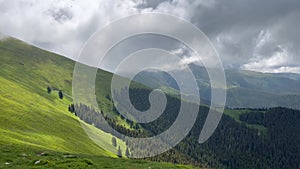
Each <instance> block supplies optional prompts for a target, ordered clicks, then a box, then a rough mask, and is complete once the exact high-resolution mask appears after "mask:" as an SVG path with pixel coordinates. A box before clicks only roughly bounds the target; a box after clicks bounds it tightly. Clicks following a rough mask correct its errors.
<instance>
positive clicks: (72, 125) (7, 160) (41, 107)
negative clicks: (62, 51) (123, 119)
mask: <svg viewBox="0 0 300 169" xmlns="http://www.w3.org/2000/svg"><path fill="white" fill-rule="evenodd" d="M0 58H1V62H0V68H1V71H0V84H1V85H0V168H47V167H48V168H192V167H189V166H177V165H174V164H169V163H155V162H149V161H141V160H129V159H126V158H122V159H119V158H117V156H116V155H114V154H113V153H111V152H109V151H106V150H104V149H103V148H101V147H99V146H98V145H96V143H95V142H93V141H92V140H91V139H90V138H89V137H88V136H87V134H86V133H85V132H84V130H83V128H85V129H87V130H88V133H89V134H90V133H93V134H92V135H93V140H97V141H96V142H97V143H98V144H99V145H103V146H105V147H108V148H109V149H110V150H111V151H113V152H116V151H117V148H116V147H113V146H112V145H111V138H112V136H111V135H110V134H108V133H105V132H103V131H101V130H99V129H97V128H95V127H93V126H91V125H88V124H86V123H84V122H82V121H80V120H79V119H78V118H77V117H76V116H75V115H73V114H72V113H70V112H68V105H69V104H71V103H72V98H71V89H72V88H71V87H72V73H73V69H74V64H75V63H74V62H73V61H71V60H69V59H67V58H65V57H62V56H59V55H56V54H53V53H50V52H47V51H43V50H41V49H38V48H36V47H33V46H30V45H27V44H25V43H23V42H20V41H18V40H15V39H7V40H4V41H0ZM98 74H99V75H98V76H97V78H99V79H100V80H102V81H101V82H102V85H101V87H100V88H98V89H97V96H99V97H97V99H98V103H99V107H100V109H101V110H103V111H104V112H105V113H110V111H111V109H112V102H111V101H109V100H108V99H106V98H105V97H106V96H107V95H109V93H110V90H108V89H109V88H110V81H109V80H107V79H109V77H111V74H110V73H108V72H104V71H98ZM103 79H105V80H103ZM100 80H98V81H100ZM136 85H137V84H136ZM47 86H51V87H52V88H53V89H55V90H53V91H52V93H51V94H48V93H47V91H46V87H47ZM137 87H143V86H141V85H137ZM56 90H62V91H63V93H64V95H65V97H64V99H59V98H58V93H57V91H56ZM124 125H126V124H124ZM117 143H118V146H120V147H121V149H122V151H123V152H122V154H124V151H125V149H126V145H125V143H124V142H123V141H122V140H120V139H117ZM118 146H117V147H118ZM42 152H45V153H46V155H42V156H41V155H40V153H42ZM66 154H72V156H65V155H66ZM73 155H74V157H73ZM71 157H72V158H71ZM36 161H40V162H39V163H38V164H34V163H35V162H36Z"/></svg>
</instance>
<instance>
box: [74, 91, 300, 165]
mask: <svg viewBox="0 0 300 169" xmlns="http://www.w3.org/2000/svg"><path fill="white" fill-rule="evenodd" d="M149 93H150V90H148V89H134V88H131V89H130V99H131V102H132V103H133V105H134V106H135V107H136V108H137V109H139V110H146V109H147V108H149V101H147V99H146V100H145V98H148V96H149ZM119 94H120V95H121V94H122V92H119ZM167 99H168V103H167V106H166V109H165V111H164V113H163V114H162V116H161V117H159V118H158V119H156V120H155V121H153V122H151V123H145V124H137V123H134V122H132V121H129V120H127V119H125V118H123V117H122V119H123V120H124V121H126V123H127V124H129V126H130V128H126V127H124V126H123V125H119V124H118V123H117V122H116V121H114V120H113V119H110V118H109V116H107V115H106V113H105V112H102V111H101V112H96V111H95V110H93V108H91V107H89V106H86V105H82V104H78V105H75V107H76V108H75V109H76V111H78V112H76V114H77V116H79V117H80V118H81V119H83V120H84V121H86V122H88V123H90V124H94V125H95V126H96V127H98V128H100V129H102V130H104V131H106V132H111V131H109V130H108V129H105V128H104V129H103V128H101V127H103V126H101V120H106V121H107V122H108V123H109V124H110V125H111V126H112V127H113V128H114V129H116V130H117V131H119V132H120V133H123V134H125V135H127V136H133V137H148V136H152V135H156V134H159V133H161V132H163V131H164V130H166V129H168V128H169V127H170V126H171V125H172V123H173V122H174V121H175V119H176V117H177V113H178V110H179V108H180V100H179V99H178V98H175V97H171V96H167ZM208 110H209V109H208V107H206V106H200V107H199V113H198V117H197V120H196V123H195V125H194V127H193V128H192V130H191V131H190V133H189V134H188V136H187V137H186V138H185V139H184V140H183V141H182V142H181V143H180V144H178V145H177V146H176V147H174V148H173V149H172V150H169V151H167V152H165V153H163V154H161V155H158V156H155V157H150V158H147V159H150V160H153V161H168V162H172V163H180V164H191V165H195V166H201V167H212V168H281V169H282V168H299V167H300V162H299V159H300V146H299V142H300V134H299V133H300V125H299V120H300V111H297V110H292V109H287V108H281V107H278V108H270V109H249V112H248V113H244V114H241V115H240V117H239V119H240V122H238V121H236V120H234V119H233V118H231V117H229V116H227V115H225V114H224V115H223V117H222V120H221V122H220V124H219V126H218V128H217V129H216V131H215V133H214V134H213V135H212V136H211V138H210V139H209V140H208V141H206V142H205V143H203V144H199V143H198V138H199V134H200V132H201V129H202V126H203V124H204V121H205V119H206V117H207V113H208ZM99 113H101V114H102V115H103V116H104V117H105V119H101V118H99ZM114 113H116V114H117V115H118V116H120V117H121V115H120V114H119V112H118V111H117V110H116V109H115V108H114ZM248 124H251V125H258V126H263V127H265V128H266V129H267V132H266V134H264V135H261V134H260V132H259V131H258V129H256V128H252V127H249V126H248ZM120 137H121V136H120ZM121 139H124V138H122V137H121ZM129 147H130V148H131V149H134V145H129ZM145 149H151V146H150V145H149V147H145Z"/></svg>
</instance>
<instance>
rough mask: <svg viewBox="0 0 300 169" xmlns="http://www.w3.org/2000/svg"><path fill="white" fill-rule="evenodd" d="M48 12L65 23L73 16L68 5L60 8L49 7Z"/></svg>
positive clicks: (58, 20)
mask: <svg viewBox="0 0 300 169" xmlns="http://www.w3.org/2000/svg"><path fill="white" fill-rule="evenodd" d="M48 12H49V13H50V15H51V16H52V17H53V19H54V20H56V21H57V22H59V23H63V22H65V21H68V20H71V19H72V18H73V13H72V11H71V10H70V9H69V8H67V7H64V8H59V9H55V8H54V9H49V10H48Z"/></svg>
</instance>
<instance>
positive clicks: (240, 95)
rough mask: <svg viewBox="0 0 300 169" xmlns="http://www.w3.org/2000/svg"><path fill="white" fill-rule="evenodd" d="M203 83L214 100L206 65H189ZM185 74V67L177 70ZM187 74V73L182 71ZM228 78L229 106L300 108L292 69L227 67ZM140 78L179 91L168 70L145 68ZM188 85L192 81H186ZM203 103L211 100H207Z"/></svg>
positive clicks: (299, 80)
mask: <svg viewBox="0 0 300 169" xmlns="http://www.w3.org/2000/svg"><path fill="white" fill-rule="evenodd" d="M189 67H190V69H191V71H192V72H193V74H194V77H195V79H196V81H197V84H198V87H199V91H200V92H199V93H200V96H201V98H202V100H208V101H209V100H210V90H211V88H210V81H209V77H208V74H207V71H206V69H205V68H204V67H201V66H197V65H195V64H190V65H189ZM174 72H175V73H177V74H179V75H180V74H181V73H182V72H181V70H174ZM182 76H183V75H182ZM225 76H226V82H227V102H226V106H227V107H231V108H243V107H248V108H262V107H277V106H282V107H289V108H293V109H300V105H299V104H297V103H299V101H300V87H299V86H300V75H298V74H292V73H281V74H276V73H274V74H272V73H260V72H253V71H248V70H237V69H227V70H225ZM135 80H136V81H137V82H140V83H143V84H145V85H148V86H151V87H153V88H161V89H163V90H165V91H169V92H170V91H171V92H173V93H176V94H178V93H179V91H178V90H179V89H178V86H177V84H176V81H175V80H174V79H173V78H172V77H170V76H169V75H167V73H165V72H153V71H152V72H150V71H148V72H147V71H144V72H142V73H140V74H138V75H137V76H136V77H135ZM184 85H186V87H187V88H189V86H188V85H189V84H188V83H186V84H184ZM203 103H207V101H204V102H203Z"/></svg>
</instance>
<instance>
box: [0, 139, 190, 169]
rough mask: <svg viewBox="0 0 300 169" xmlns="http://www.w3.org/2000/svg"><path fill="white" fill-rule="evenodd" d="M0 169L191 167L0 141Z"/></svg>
mask: <svg viewBox="0 0 300 169" xmlns="http://www.w3.org/2000/svg"><path fill="white" fill-rule="evenodd" d="M0 149H1V151H0V157H1V158H0V168H3V169H5V168H12V169H24V168H57V169H63V168H72V169H86V168H111V169H126V168H127V169H133V168H138V169H149V168H151V169H179V168H180V169H191V168H193V167H191V166H184V165H174V164H170V163H157V162H151V161H145V160H128V159H121V158H109V157H104V156H95V155H86V154H72V153H62V152H55V151H50V150H45V149H40V148H37V147H30V146H24V145H18V144H9V145H2V144H0Z"/></svg>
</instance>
